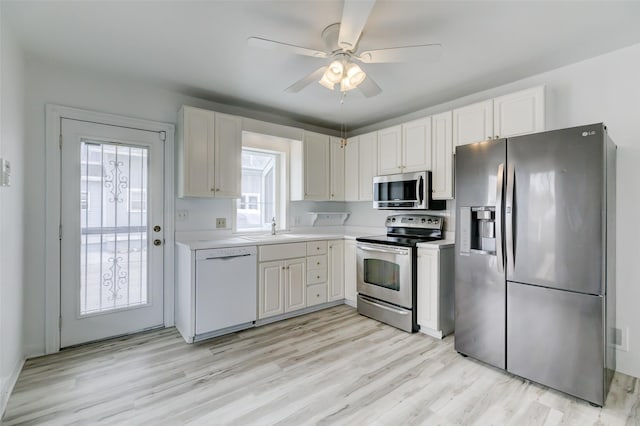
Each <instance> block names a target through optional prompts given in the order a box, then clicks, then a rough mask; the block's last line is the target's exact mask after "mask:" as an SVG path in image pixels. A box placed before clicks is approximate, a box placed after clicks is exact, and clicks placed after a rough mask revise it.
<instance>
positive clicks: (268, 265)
mask: <svg viewBox="0 0 640 426" xmlns="http://www.w3.org/2000/svg"><path fill="white" fill-rule="evenodd" d="M305 265H306V259H305V258H298V259H288V260H280V261H274V262H261V263H260V267H259V274H260V276H259V278H258V293H259V294H258V318H259V319H262V318H268V317H272V316H274V315H280V314H284V313H286V312H291V311H295V310H298V309H302V308H304V307H305V306H306V304H307V294H306V282H305V270H306V268H305Z"/></svg>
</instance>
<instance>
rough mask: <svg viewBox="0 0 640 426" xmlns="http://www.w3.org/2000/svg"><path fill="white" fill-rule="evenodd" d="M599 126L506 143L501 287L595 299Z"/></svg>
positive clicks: (599, 241)
mask: <svg viewBox="0 0 640 426" xmlns="http://www.w3.org/2000/svg"><path fill="white" fill-rule="evenodd" d="M603 155H604V146H603V128H602V125H593V126H588V127H577V128H572V129H564V130H558V131H553V132H544V133H538V134H534V135H528V136H520V137H516V138H511V139H509V141H508V146H507V163H508V171H507V178H506V181H507V189H506V194H505V200H506V204H505V229H506V254H507V280H509V281H514V282H519V283H524V284H535V285H540V286H544V287H553V288H558V289H562V290H570V291H578V292H582V293H590V294H601V293H602V292H603V291H604V289H603V288H602V285H603V280H602V276H603V273H602V267H603V256H604V255H603V251H602V248H603V240H604V236H603V208H602V205H603V200H604V161H603Z"/></svg>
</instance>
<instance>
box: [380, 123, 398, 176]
mask: <svg viewBox="0 0 640 426" xmlns="http://www.w3.org/2000/svg"><path fill="white" fill-rule="evenodd" d="M400 172H402V134H401V129H400V126H394V127H389V128H388V129H384V130H380V131H378V174H381V175H391V174H394V173H400Z"/></svg>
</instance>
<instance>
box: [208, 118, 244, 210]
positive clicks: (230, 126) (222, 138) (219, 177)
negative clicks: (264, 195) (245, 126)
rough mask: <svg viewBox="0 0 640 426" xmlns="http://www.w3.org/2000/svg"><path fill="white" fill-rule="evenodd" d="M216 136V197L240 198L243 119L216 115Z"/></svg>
mask: <svg viewBox="0 0 640 426" xmlns="http://www.w3.org/2000/svg"><path fill="white" fill-rule="evenodd" d="M214 134H215V144H214V146H215V158H216V161H215V163H214V164H215V166H214V175H215V179H214V182H213V183H214V185H213V187H214V188H215V191H214V192H215V194H216V195H215V196H216V197H229V198H238V197H240V195H241V192H242V119H241V118H240V117H235V116H233V115H227V114H220V113H216V117H215V132H214Z"/></svg>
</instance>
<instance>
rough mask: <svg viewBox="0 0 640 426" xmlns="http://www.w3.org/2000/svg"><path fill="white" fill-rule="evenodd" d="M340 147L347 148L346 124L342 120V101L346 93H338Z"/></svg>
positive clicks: (343, 119)
mask: <svg viewBox="0 0 640 426" xmlns="http://www.w3.org/2000/svg"><path fill="white" fill-rule="evenodd" d="M340 93H341V95H340V117H341V120H340V147H341V148H344V147H345V146H347V124H346V121H345V118H344V99H345V98H346V97H347V92H340Z"/></svg>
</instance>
